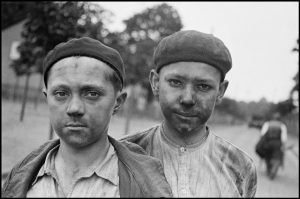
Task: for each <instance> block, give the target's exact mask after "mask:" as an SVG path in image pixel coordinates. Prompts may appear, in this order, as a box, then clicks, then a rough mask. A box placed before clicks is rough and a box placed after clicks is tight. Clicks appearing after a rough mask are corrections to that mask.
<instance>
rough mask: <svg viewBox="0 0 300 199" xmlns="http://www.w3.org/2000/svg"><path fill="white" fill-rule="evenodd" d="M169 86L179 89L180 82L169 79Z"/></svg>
mask: <svg viewBox="0 0 300 199" xmlns="http://www.w3.org/2000/svg"><path fill="white" fill-rule="evenodd" d="M169 84H170V85H171V86H172V87H179V86H181V85H182V82H181V81H179V80H177V79H170V80H169Z"/></svg>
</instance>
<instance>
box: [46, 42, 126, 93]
mask: <svg viewBox="0 0 300 199" xmlns="http://www.w3.org/2000/svg"><path fill="white" fill-rule="evenodd" d="M71 56H87V57H93V58H95V59H98V60H100V61H103V62H105V63H106V64H108V65H109V66H110V67H111V68H112V69H113V70H115V71H116V72H117V74H118V76H119V77H120V80H121V82H122V85H123V82H124V79H125V67H124V63H123V60H122V57H121V55H120V53H119V52H118V51H117V50H115V49H113V48H111V47H109V46H106V45H104V44H103V43H101V42H100V41H98V40H95V39H92V38H90V37H82V38H74V39H71V40H69V41H67V42H62V43H60V44H58V45H56V46H55V47H54V49H53V50H51V51H50V52H49V53H48V54H47V56H46V58H45V59H44V62H43V75H44V83H45V85H46V87H47V79H46V78H47V73H48V71H49V69H50V68H51V67H52V66H53V65H54V64H55V63H56V62H57V61H59V60H61V59H63V58H66V57H71Z"/></svg>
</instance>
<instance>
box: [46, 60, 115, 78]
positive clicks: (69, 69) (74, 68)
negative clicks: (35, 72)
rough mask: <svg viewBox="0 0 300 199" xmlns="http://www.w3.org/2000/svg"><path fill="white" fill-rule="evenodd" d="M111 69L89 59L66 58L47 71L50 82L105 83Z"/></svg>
mask: <svg viewBox="0 0 300 199" xmlns="http://www.w3.org/2000/svg"><path fill="white" fill-rule="evenodd" d="M112 73H113V69H112V68H111V67H109V66H108V65H107V64H106V63H104V62H102V61H100V60H98V59H95V58H91V57H67V58H64V59H61V60H59V61H58V62H56V63H55V64H54V65H53V66H52V67H51V69H50V71H49V76H48V84H49V83H50V82H51V81H54V80H56V81H65V82H66V81H72V80H74V81H77V83H79V82H81V83H84V82H89V83H90V82H95V83H96V82H99V83H103V82H105V81H107V79H108V78H107V77H108V76H109V75H110V74H112Z"/></svg>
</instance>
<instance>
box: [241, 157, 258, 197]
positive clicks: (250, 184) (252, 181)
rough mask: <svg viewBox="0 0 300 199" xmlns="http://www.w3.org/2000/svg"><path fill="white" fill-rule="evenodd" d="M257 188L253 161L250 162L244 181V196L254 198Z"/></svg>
mask: <svg viewBox="0 0 300 199" xmlns="http://www.w3.org/2000/svg"><path fill="white" fill-rule="evenodd" d="M256 189H257V172H256V167H255V165H254V163H253V162H252V163H251V164H250V168H249V175H248V178H247V179H246V182H245V195H244V196H243V197H246V198H254V197H255V194H256Z"/></svg>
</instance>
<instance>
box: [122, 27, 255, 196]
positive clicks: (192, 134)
mask: <svg viewBox="0 0 300 199" xmlns="http://www.w3.org/2000/svg"><path fill="white" fill-rule="evenodd" d="M154 64H155V66H156V70H152V71H151V73H150V83H151V87H152V91H153V93H154V95H155V96H156V97H157V99H158V101H159V104H160V107H161V110H162V114H163V118H164V120H163V122H162V123H161V124H160V125H158V126H155V127H153V128H150V129H148V130H146V131H144V132H139V133H137V134H134V135H129V136H127V137H125V138H123V139H124V140H127V141H130V142H133V143H136V144H138V145H140V146H141V147H142V148H144V149H145V151H146V152H147V153H148V154H150V155H151V156H154V157H157V158H158V159H160V160H161V162H162V164H163V167H164V172H165V175H166V178H167V180H168V182H169V184H170V185H171V188H172V192H173V195H174V196H175V197H254V195H255V192H256V183H257V174H256V168H255V165H254V162H253V160H252V159H251V158H250V157H249V156H248V155H247V154H246V153H245V152H243V151H242V150H241V149H239V148H237V147H236V146H234V145H232V144H231V143H229V142H227V141H225V140H224V139H222V138H220V137H218V136H216V135H215V134H213V132H211V131H210V129H209V127H208V126H207V121H208V119H209V118H210V116H211V114H212V112H213V110H214V107H215V104H216V103H219V102H221V99H222V97H223V95H224V93H225V91H226V89H227V86H228V81H227V80H225V75H226V73H227V72H228V71H229V70H230V69H231V67H232V60H231V55H230V53H229V50H228V49H227V47H226V46H225V45H224V43H223V42H222V41H221V40H220V39H218V38H216V37H214V36H213V35H211V34H205V33H201V32H198V31H194V30H188V31H179V32H176V33H174V34H172V35H170V36H168V37H165V38H164V39H162V40H161V41H160V42H159V44H158V46H157V48H156V49H155V52H154Z"/></svg>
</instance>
